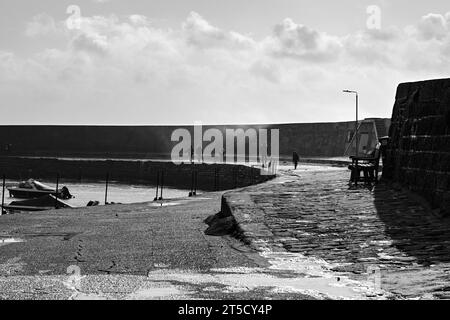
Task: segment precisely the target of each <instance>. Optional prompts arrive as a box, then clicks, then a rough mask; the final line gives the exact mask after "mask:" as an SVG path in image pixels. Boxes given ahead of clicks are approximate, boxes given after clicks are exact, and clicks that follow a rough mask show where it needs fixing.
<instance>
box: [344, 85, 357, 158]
mask: <svg viewBox="0 0 450 320" xmlns="http://www.w3.org/2000/svg"><path fill="white" fill-rule="evenodd" d="M344 92H345V93H352V94H355V95H356V121H355V139H356V140H355V141H356V147H355V148H356V156H358V155H359V137H358V103H359V102H358V100H359V96H358V91H352V90H344Z"/></svg>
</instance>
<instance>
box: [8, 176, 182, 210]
mask: <svg viewBox="0 0 450 320" xmlns="http://www.w3.org/2000/svg"><path fill="white" fill-rule="evenodd" d="M40 182H42V183H44V184H46V185H48V186H50V187H54V188H56V185H55V182H51V181H45V180H43V181H40ZM18 184H19V182H18V181H7V182H6V185H7V186H8V187H13V186H17V185H18ZM63 186H66V187H67V188H68V189H69V191H70V193H71V194H72V195H73V196H74V198H72V199H69V200H64V201H65V202H67V203H68V204H70V205H72V206H75V207H84V206H86V205H87V203H88V202H89V201H91V200H92V201H99V202H100V204H104V202H105V189H106V185H105V183H104V182H70V181H67V182H66V181H60V183H59V188H61V187H63ZM0 191H1V190H0ZM188 194H189V190H183V189H174V188H168V187H164V190H163V198H164V199H174V198H183V197H187V196H188ZM160 195H161V190H160V189H159V190H158V197H159V196H160ZM155 196H156V186H152V185H138V184H125V183H118V182H109V184H108V198H107V201H108V202H115V203H124V204H126V203H139V202H147V201H153V199H154V198H155ZM16 200H17V201H20V200H23V199H17V198H10V197H9V192H8V191H7V190H5V204H9V203H10V202H11V201H16Z"/></svg>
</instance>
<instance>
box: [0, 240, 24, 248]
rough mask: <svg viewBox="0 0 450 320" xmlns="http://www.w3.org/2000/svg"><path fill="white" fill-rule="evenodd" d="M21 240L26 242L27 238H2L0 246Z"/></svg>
mask: <svg viewBox="0 0 450 320" xmlns="http://www.w3.org/2000/svg"><path fill="white" fill-rule="evenodd" d="M20 242H25V240H23V239H19V238H0V247H1V246H6V245H8V244H12V243H20Z"/></svg>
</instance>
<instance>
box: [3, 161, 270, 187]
mask: <svg viewBox="0 0 450 320" xmlns="http://www.w3.org/2000/svg"><path fill="white" fill-rule="evenodd" d="M0 168H1V169H2V171H1V172H2V174H5V175H6V177H7V178H8V179H16V180H27V179H29V178H34V179H37V180H39V179H55V180H56V175H57V174H59V175H60V177H61V180H62V181H64V180H78V181H80V180H81V181H82V180H96V181H98V180H100V181H103V180H105V179H106V175H107V173H108V174H109V178H110V180H111V181H118V182H127V183H142V184H148V185H156V179H157V174H158V172H162V171H164V185H165V186H168V187H174V188H179V189H188V190H190V189H191V186H192V172H193V170H195V171H196V172H197V189H199V190H204V191H216V190H217V191H219V190H229V189H234V188H240V187H245V186H249V185H253V184H257V183H262V182H265V181H267V180H269V179H272V178H273V176H267V175H261V174H260V173H261V172H260V170H259V169H257V168H252V167H248V166H243V165H226V164H195V165H191V164H180V165H175V164H173V163H172V162H158V161H134V160H58V159H34V158H33V159H29V158H17V157H4V158H0Z"/></svg>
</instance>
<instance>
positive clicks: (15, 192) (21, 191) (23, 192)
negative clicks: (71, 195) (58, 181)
mask: <svg viewBox="0 0 450 320" xmlns="http://www.w3.org/2000/svg"><path fill="white" fill-rule="evenodd" d="M8 192H9V196H10V197H11V198H18V199H30V198H40V197H42V196H46V195H52V196H58V198H62V192H61V191H59V192H56V191H54V190H52V191H47V190H34V189H26V188H8Z"/></svg>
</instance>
